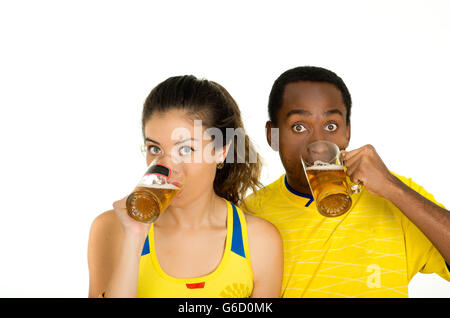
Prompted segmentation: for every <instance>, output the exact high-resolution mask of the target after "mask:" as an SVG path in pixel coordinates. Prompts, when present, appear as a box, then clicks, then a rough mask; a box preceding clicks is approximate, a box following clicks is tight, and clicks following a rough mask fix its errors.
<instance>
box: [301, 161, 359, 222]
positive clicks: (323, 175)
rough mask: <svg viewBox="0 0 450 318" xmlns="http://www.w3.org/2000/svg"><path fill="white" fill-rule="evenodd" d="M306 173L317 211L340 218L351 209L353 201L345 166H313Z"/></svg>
mask: <svg viewBox="0 0 450 318" xmlns="http://www.w3.org/2000/svg"><path fill="white" fill-rule="evenodd" d="M305 171H306V174H307V177H308V180H309V185H310V187H311V190H312V192H313V197H314V199H315V200H316V206H317V209H318V210H319V212H320V213H321V214H322V215H323V216H327V217H334V216H339V215H342V214H344V213H345V212H347V211H348V210H349V209H350V207H351V206H352V199H351V197H350V194H349V190H348V184H347V179H346V174H345V171H344V167H343V166H340V165H333V164H329V165H323V166H312V167H307V168H306V169H305Z"/></svg>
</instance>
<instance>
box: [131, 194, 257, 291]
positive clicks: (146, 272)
mask: <svg viewBox="0 0 450 318" xmlns="http://www.w3.org/2000/svg"><path fill="white" fill-rule="evenodd" d="M225 201H226V202H227V207H228V209H227V237H226V243H225V250H224V254H223V256H222V260H221V262H220V264H219V265H218V267H217V268H216V269H215V270H214V271H213V272H211V273H209V274H207V275H204V276H201V277H195V278H176V277H172V276H169V275H168V274H166V273H165V272H164V270H163V269H162V268H161V266H160V265H159V262H158V258H157V255H156V253H155V241H154V230H153V224H152V226H151V227H150V230H149V233H148V236H147V238H146V240H145V243H144V247H143V249H142V255H141V259H140V263H139V278H138V290H137V297H148V298H150V297H152V298H153V297H156V298H171V297H173V298H188V297H191V298H219V297H224V298H235V297H236V298H237V297H250V295H251V294H252V291H253V272H252V268H251V264H250V257H249V246H248V237H247V225H246V222H245V216H244V213H243V212H242V210H240V209H239V208H238V207H236V206H235V205H234V204H232V203H231V202H229V201H227V200H225Z"/></svg>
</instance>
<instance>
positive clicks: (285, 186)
mask: <svg viewBox="0 0 450 318" xmlns="http://www.w3.org/2000/svg"><path fill="white" fill-rule="evenodd" d="M282 188H283V190H287V191H284V192H285V193H286V194H287V195H288V196H289V197H290V198H292V199H294V201H296V202H299V201H298V199H300V200H302V201H301V204H302V205H303V204H304V205H305V207H309V206H310V204H311V203H313V201H314V198H313V196H312V195H311V194H306V193H301V192H298V191H296V190H295V189H293V188H292V187H291V186H290V185H289V184H288V183H287V178H286V175H284V177H283V186H282ZM292 195H294V196H292ZM306 200H307V201H306ZM305 201H306V203H305Z"/></svg>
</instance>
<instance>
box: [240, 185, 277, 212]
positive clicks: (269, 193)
mask: <svg viewBox="0 0 450 318" xmlns="http://www.w3.org/2000/svg"><path fill="white" fill-rule="evenodd" d="M281 178H283V176H281V177H280V178H278V179H276V180H275V181H273V182H272V183H270V184H268V185H266V186H264V187H262V188H261V189H259V190H257V191H255V192H253V193H251V194H249V195H248V196H247V197H246V198H245V199H244V204H243V205H242V206H241V208H242V209H243V210H244V211H245V212H247V213H252V214H253V213H254V211H257V210H260V208H261V206H265V205H267V203H268V202H272V201H273V200H274V199H275V198H276V197H279V196H280V189H279V183H280V179H281Z"/></svg>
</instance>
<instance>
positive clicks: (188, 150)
mask: <svg viewBox="0 0 450 318" xmlns="http://www.w3.org/2000/svg"><path fill="white" fill-rule="evenodd" d="M193 151H194V149H193V148H192V147H189V146H183V147H181V148H180V149H179V150H178V152H179V153H180V155H182V156H186V155H189V154H191V152H193Z"/></svg>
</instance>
